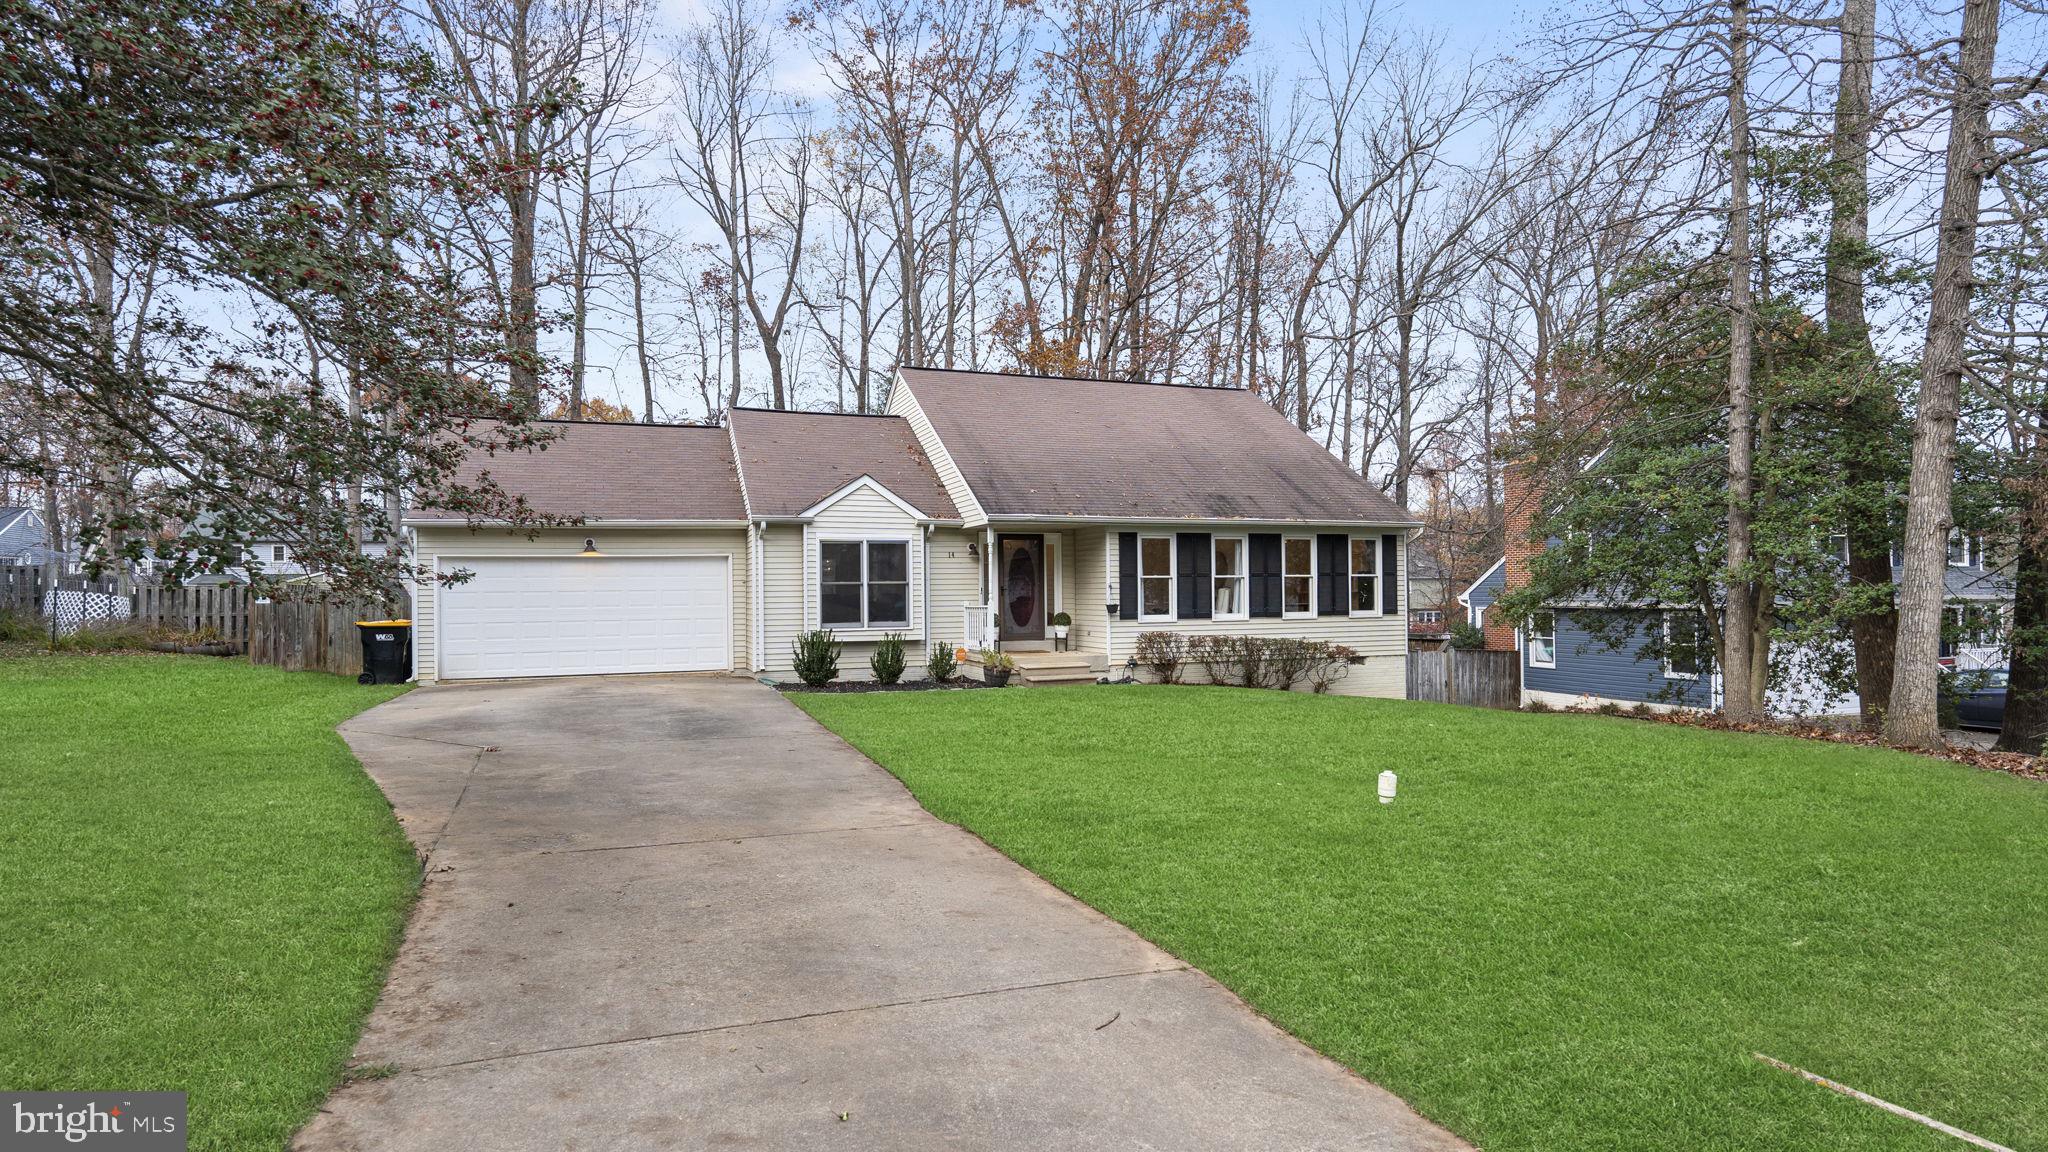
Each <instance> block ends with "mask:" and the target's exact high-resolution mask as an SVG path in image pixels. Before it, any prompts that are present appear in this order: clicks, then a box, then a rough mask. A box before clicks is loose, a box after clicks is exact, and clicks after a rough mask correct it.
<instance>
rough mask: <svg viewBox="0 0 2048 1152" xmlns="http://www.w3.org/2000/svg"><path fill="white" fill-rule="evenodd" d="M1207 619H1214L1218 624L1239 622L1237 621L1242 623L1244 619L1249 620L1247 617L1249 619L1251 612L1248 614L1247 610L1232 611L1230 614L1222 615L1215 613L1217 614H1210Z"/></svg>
mask: <svg viewBox="0 0 2048 1152" xmlns="http://www.w3.org/2000/svg"><path fill="white" fill-rule="evenodd" d="M1209 619H1211V620H1213V621H1215V622H1217V623H1219V624H1239V623H1242V622H1244V621H1246V620H1249V619H1251V614H1250V613H1248V612H1233V613H1231V614H1230V615H1227V616H1222V615H1217V616H1211V617H1209Z"/></svg>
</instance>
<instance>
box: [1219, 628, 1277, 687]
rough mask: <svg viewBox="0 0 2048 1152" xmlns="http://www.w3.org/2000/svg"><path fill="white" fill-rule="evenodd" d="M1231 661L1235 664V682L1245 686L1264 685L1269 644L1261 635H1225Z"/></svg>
mask: <svg viewBox="0 0 2048 1152" xmlns="http://www.w3.org/2000/svg"><path fill="white" fill-rule="evenodd" d="M1224 639H1226V640H1228V641H1229V642H1230V656H1231V662H1232V663H1234V664H1236V665H1237V682H1238V684H1239V685H1240V686H1242V687H1245V688H1264V687H1265V686H1266V659H1267V653H1268V652H1269V650H1270V648H1271V646H1270V645H1269V644H1268V643H1267V642H1266V638H1265V637H1263V636H1226V637H1224Z"/></svg>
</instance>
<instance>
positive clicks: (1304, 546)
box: [1280, 536, 1316, 617]
mask: <svg viewBox="0 0 2048 1152" xmlns="http://www.w3.org/2000/svg"><path fill="white" fill-rule="evenodd" d="M1315 614H1316V538H1315V537H1313V536H1288V537H1285V538H1283V539H1282V540H1281V541H1280V615H1282V616H1297V617H1299V616H1313V615H1315Z"/></svg>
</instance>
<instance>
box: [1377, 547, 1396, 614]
mask: <svg viewBox="0 0 2048 1152" xmlns="http://www.w3.org/2000/svg"><path fill="white" fill-rule="evenodd" d="M1400 610H1401V538H1400V537H1399V536H1382V537H1380V611H1382V612H1385V613H1387V614H1388V615H1390V616H1391V615H1393V614H1394V613H1396V612H1399V611H1400Z"/></svg>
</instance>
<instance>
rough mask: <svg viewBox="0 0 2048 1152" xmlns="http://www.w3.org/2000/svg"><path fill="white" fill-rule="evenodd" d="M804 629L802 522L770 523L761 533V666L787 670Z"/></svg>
mask: <svg viewBox="0 0 2048 1152" xmlns="http://www.w3.org/2000/svg"><path fill="white" fill-rule="evenodd" d="M803 630H804V526H803V525H801V524H770V525H769V526H768V527H767V528H766V529H764V530H763V531H762V533H761V658H760V661H759V667H760V668H761V670H762V671H766V672H773V671H776V670H778V669H779V670H781V671H783V672H787V671H788V670H789V646H790V645H791V644H793V643H795V641H796V636H797V633H799V632H802V631H803Z"/></svg>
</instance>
